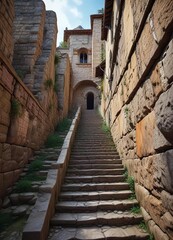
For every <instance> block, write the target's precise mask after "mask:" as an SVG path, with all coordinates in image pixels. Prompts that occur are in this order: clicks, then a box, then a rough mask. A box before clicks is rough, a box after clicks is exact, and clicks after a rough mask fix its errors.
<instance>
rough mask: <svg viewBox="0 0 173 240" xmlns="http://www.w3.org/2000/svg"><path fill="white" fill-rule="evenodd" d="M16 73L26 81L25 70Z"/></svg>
mask: <svg viewBox="0 0 173 240" xmlns="http://www.w3.org/2000/svg"><path fill="white" fill-rule="evenodd" d="M16 73H17V75H18V76H19V77H20V78H21V79H22V80H23V79H24V77H25V74H26V73H25V71H24V70H20V69H18V70H16Z"/></svg>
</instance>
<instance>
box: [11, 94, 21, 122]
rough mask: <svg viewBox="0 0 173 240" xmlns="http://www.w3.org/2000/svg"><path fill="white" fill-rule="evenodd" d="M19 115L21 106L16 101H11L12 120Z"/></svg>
mask: <svg viewBox="0 0 173 240" xmlns="http://www.w3.org/2000/svg"><path fill="white" fill-rule="evenodd" d="M20 114H21V105H20V103H19V102H18V101H17V100H16V99H13V100H12V101H11V116H12V117H13V118H14V117H19V116H20Z"/></svg>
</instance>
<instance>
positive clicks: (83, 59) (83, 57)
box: [80, 52, 88, 63]
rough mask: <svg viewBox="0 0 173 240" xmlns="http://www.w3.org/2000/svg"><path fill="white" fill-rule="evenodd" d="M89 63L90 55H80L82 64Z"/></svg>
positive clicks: (83, 53) (82, 53)
mask: <svg viewBox="0 0 173 240" xmlns="http://www.w3.org/2000/svg"><path fill="white" fill-rule="evenodd" d="M87 62H88V55H87V53H86V52H81V53H80V63H87Z"/></svg>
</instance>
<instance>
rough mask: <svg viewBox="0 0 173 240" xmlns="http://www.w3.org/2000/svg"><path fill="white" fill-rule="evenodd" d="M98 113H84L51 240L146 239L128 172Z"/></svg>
mask: <svg viewBox="0 0 173 240" xmlns="http://www.w3.org/2000/svg"><path fill="white" fill-rule="evenodd" d="M101 126H102V119H101V117H99V115H98V114H97V113H96V112H95V111H94V110H88V111H84V112H83V113H82V116H81V121H80V124H79V128H78V131H77V135H76V139H75V143H74V146H73V149H72V153H71V158H70V162H69V166H68V171H67V174H66V177H65V180H64V184H63V186H62V190H61V194H60V198H59V201H58V202H57V205H56V213H55V215H54V217H53V218H52V219H51V229H50V233H49V236H48V239H49V240H70V239H81V240H82V239H83V240H84V239H87V240H91V239H95V240H98V239H99V240H101V239H133V240H137V239H141V240H145V239H148V238H149V235H148V234H147V233H145V232H143V230H141V229H140V228H139V224H140V223H141V221H142V216H141V214H134V213H132V212H131V209H132V207H134V206H136V205H137V201H136V200H135V199H133V200H130V199H129V198H130V196H131V194H132V192H131V191H130V189H129V186H128V184H127V183H126V182H125V177H124V175H123V173H124V168H123V165H122V162H121V160H120V158H119V156H118V153H117V152H116V149H115V146H114V144H113V142H112V139H111V138H110V136H109V135H108V134H106V133H104V132H103V130H102V127H101Z"/></svg>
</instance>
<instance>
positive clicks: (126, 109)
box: [124, 107, 129, 118]
mask: <svg viewBox="0 0 173 240" xmlns="http://www.w3.org/2000/svg"><path fill="white" fill-rule="evenodd" d="M124 114H125V118H127V117H128V114H129V109H128V107H126V108H125V109H124Z"/></svg>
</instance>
